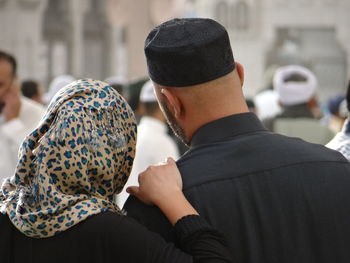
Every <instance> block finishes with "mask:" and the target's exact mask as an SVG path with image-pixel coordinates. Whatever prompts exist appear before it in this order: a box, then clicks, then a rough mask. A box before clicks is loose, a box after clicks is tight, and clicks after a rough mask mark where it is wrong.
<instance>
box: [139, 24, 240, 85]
mask: <svg viewBox="0 0 350 263" xmlns="http://www.w3.org/2000/svg"><path fill="white" fill-rule="evenodd" d="M145 54H146V59H147V66H148V72H149V76H150V78H151V79H152V80H153V81H154V82H156V83H158V84H160V85H163V86H168V87H184V86H191V85H196V84H200V83H204V82H207V81H210V80H214V79H217V78H220V77H222V76H224V75H226V74H228V73H230V72H231V71H233V70H234V69H235V63H234V59H233V55H232V50H231V46H230V40H229V37H228V34H227V31H226V29H225V28H224V27H223V26H222V25H220V24H219V23H217V22H216V21H214V20H212V19H204V18H183V19H172V20H170V21H167V22H165V23H163V24H161V25H159V26H157V27H156V28H154V29H153V30H152V31H151V32H150V33H149V34H148V37H147V39H146V42H145Z"/></svg>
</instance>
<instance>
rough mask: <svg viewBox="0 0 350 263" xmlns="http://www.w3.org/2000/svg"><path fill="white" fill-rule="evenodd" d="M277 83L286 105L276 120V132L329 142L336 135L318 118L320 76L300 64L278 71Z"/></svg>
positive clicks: (281, 100)
mask: <svg viewBox="0 0 350 263" xmlns="http://www.w3.org/2000/svg"><path fill="white" fill-rule="evenodd" d="M273 86H274V89H275V90H276V92H277V94H278V100H279V103H280V105H281V106H282V113H281V114H279V115H278V116H277V117H276V118H275V119H274V120H273V122H272V125H271V129H272V130H273V131H274V132H277V133H280V134H284V135H287V136H291V137H299V138H302V139H304V140H305V141H308V142H312V143H319V144H325V143H327V142H328V141H329V140H330V139H331V138H333V136H334V134H333V133H332V132H331V131H330V130H329V129H328V128H327V127H325V126H323V125H322V124H321V123H320V122H319V120H317V119H316V118H315V114H314V110H315V105H316V103H315V102H316V100H315V94H316V89H317V79H316V76H315V75H314V74H313V73H312V72H311V71H310V70H308V69H307V68H304V67H302V66H298V65H290V66H285V67H281V68H279V69H277V70H276V73H275V75H274V78H273Z"/></svg>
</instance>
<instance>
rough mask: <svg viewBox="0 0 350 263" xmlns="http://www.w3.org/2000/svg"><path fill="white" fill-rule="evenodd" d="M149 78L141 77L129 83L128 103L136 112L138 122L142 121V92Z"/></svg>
mask: <svg viewBox="0 0 350 263" xmlns="http://www.w3.org/2000/svg"><path fill="white" fill-rule="evenodd" d="M148 80H149V79H148V78H141V79H139V80H137V81H133V82H131V83H129V84H128V85H127V93H128V103H129V105H130V107H131V109H132V110H133V111H134V113H135V117H136V121H137V124H139V123H140V119H141V116H142V115H143V114H144V112H143V111H142V109H141V107H140V93H141V89H142V87H143V85H144V84H145V83H146V82H147V81H148Z"/></svg>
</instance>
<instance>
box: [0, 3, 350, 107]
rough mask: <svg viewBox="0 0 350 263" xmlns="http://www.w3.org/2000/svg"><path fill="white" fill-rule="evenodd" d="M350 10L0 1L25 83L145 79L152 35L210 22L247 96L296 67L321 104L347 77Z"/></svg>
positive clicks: (7, 41)
mask: <svg viewBox="0 0 350 263" xmlns="http://www.w3.org/2000/svg"><path fill="white" fill-rule="evenodd" d="M348 10H350V1H349V0H294V1H289V0H187V1H186V0H60V1H57V0H0V32H1V34H0V49H2V50H6V51H8V52H11V53H13V54H14V55H15V56H16V57H17V59H18V62H19V76H20V77H21V78H22V79H25V78H34V79H37V80H39V81H41V82H42V83H44V84H48V83H49V81H50V80H51V79H52V78H53V77H55V76H57V75H60V74H72V75H73V76H75V77H77V78H80V77H91V78H97V79H105V78H106V77H109V76H115V75H118V76H121V77H124V78H125V79H126V80H128V81H133V80H136V79H138V78H141V77H144V76H146V75H147V70H146V63H145V59H144V55H143V43H144V39H145V37H146V35H147V33H148V31H149V30H150V29H151V28H152V27H154V26H155V25H157V24H158V23H160V22H162V21H164V20H166V19H169V18H171V17H176V16H185V17H193V16H201V17H210V18H214V19H216V20H218V21H220V22H221V23H222V24H223V25H225V27H226V28H227V29H228V31H229V34H230V38H231V44H232V48H233V51H234V55H235V58H236V60H238V61H240V62H241V63H242V64H243V65H244V66H245V68H246V84H245V92H246V94H247V95H248V96H252V95H254V94H255V93H256V92H257V91H259V90H260V89H262V88H265V87H266V85H267V84H266V83H265V82H266V81H265V80H264V73H265V72H266V70H267V69H268V68H271V67H275V66H279V65H285V64H293V63H297V64H303V65H305V66H307V67H309V68H310V69H311V70H313V71H314V72H315V73H316V75H317V77H318V79H319V95H320V99H321V100H325V99H326V98H327V97H328V96H330V95H331V94H336V93H340V92H343V91H344V90H345V83H346V81H347V79H348V77H349V74H348V72H349V70H348V63H349V61H350V32H349V31H350V16H349V15H348Z"/></svg>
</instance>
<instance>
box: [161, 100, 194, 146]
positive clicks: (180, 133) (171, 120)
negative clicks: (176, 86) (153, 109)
mask: <svg viewBox="0 0 350 263" xmlns="http://www.w3.org/2000/svg"><path fill="white" fill-rule="evenodd" d="M161 109H162V110H163V113H164V115H165V118H166V120H167V123H168V124H169V126H170V128H171V129H172V130H173V132H174V134H175V135H176V136H177V137H178V138H179V139H180V140H181V141H182V142H183V143H184V144H185V145H186V146H188V147H189V146H190V141H189V140H188V139H187V138H186V135H185V131H184V130H183V128H182V127H181V126H180V125H179V123H178V122H177V121H176V119H175V117H174V115H173V114H172V113H171V112H170V111H169V109H168V107H167V105H166V104H165V103H161Z"/></svg>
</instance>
